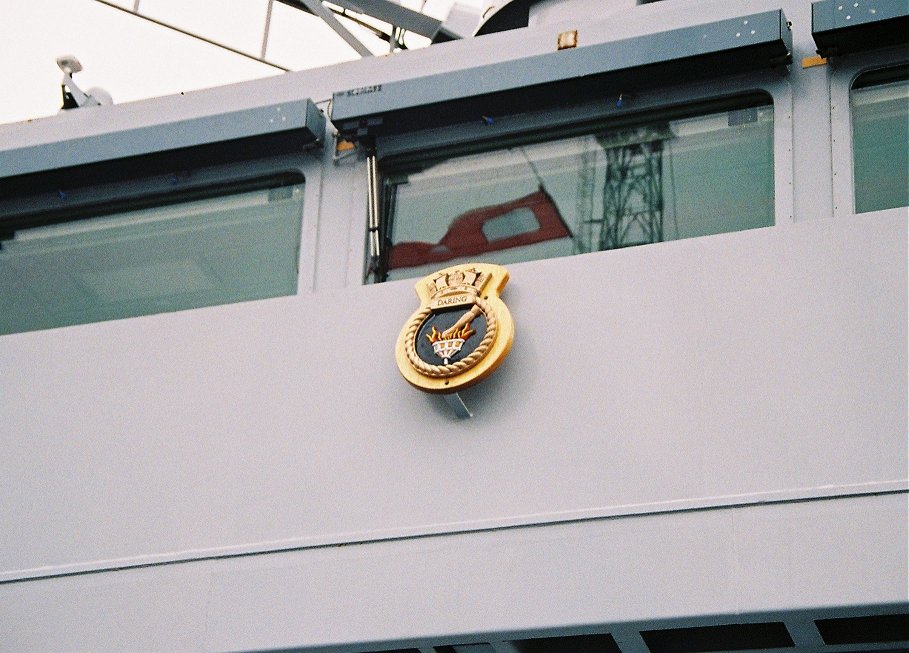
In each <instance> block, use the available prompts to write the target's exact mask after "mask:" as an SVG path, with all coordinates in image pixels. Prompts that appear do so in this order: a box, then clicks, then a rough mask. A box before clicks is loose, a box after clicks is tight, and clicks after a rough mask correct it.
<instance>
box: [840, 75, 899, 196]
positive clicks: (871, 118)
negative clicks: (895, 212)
mask: <svg viewBox="0 0 909 653" xmlns="http://www.w3.org/2000/svg"><path fill="white" fill-rule="evenodd" d="M888 77H890V78H888ZM851 98H852V152H853V157H854V160H853V166H854V175H853V179H854V181H855V212H856V213H865V212H867V211H879V210H882V209H892V208H895V207H899V206H909V78H907V75H906V71H905V70H903V71H902V72H901V73H899V74H898V76H896V78H892V77H891V76H890V75H888V74H886V73H883V74H881V73H876V74H872V75H865V76H864V77H860V78H859V79H858V80H856V83H855V85H854V86H853V89H852V95H851Z"/></svg>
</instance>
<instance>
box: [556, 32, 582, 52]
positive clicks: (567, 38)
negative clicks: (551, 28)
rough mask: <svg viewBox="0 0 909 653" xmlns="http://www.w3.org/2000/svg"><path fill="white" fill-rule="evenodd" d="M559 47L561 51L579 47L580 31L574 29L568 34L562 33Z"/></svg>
mask: <svg viewBox="0 0 909 653" xmlns="http://www.w3.org/2000/svg"><path fill="white" fill-rule="evenodd" d="M557 46H558V49H559V50H567V49H568V48H576V47H578V30H576V29H573V30H569V31H567V32H560V33H559V40H558V43H557Z"/></svg>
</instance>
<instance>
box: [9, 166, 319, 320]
mask: <svg viewBox="0 0 909 653" xmlns="http://www.w3.org/2000/svg"><path fill="white" fill-rule="evenodd" d="M251 185H252V186H253V188H250V187H249V186H250V185H249V184H248V185H247V186H246V187H245V188H244V187H243V185H242V184H236V185H231V188H230V190H229V191H228V190H225V189H224V188H223V187H220V189H219V190H217V191H216V192H212V191H211V189H209V191H208V192H203V193H202V195H203V197H200V195H199V193H194V194H193V197H191V198H187V197H185V196H184V197H183V198H182V200H179V201H178V200H174V199H170V200H169V201H168V202H167V203H166V204H164V205H160V204H159V205H157V206H151V207H149V206H147V203H143V201H142V199H141V198H136V199H135V200H134V201H133V202H132V203H133V205H134V206H133V207H130V206H125V207H124V206H121V204H122V202H121V203H118V204H117V208H116V210H114V211H112V210H111V208H110V206H109V205H108V206H105V205H104V204H91V203H90V204H88V205H85V206H82V207H79V208H78V209H73V211H74V212H75V213H78V218H79V219H72V218H73V217H74V214H72V213H71V214H69V215H66V216H64V217H65V218H66V220H67V221H60V219H62V218H60V217H59V216H58V218H57V219H54V217H53V216H51V217H50V218H48V217H47V216H42V215H41V214H37V215H36V216H34V217H33V218H31V219H30V220H31V222H32V223H33V224H34V226H27V227H22V228H17V229H16V230H15V231H14V232H12V233H8V234H6V238H5V239H4V240H2V241H0V288H3V291H2V292H0V334H7V333H15V332H21V331H32V330H36V329H47V328H52V327H61V326H68V325H73V324H83V323H87V322H97V321H100V320H111V319H117V318H124V317H133V316H138V315H149V314H153V313H163V312H168V311H178V310H183V309H189V308H197V307H201V306H210V305H214V304H226V303H232V302H240V301H245V300H251V299H262V298H266V297H274V296H278V295H289V294H293V293H295V292H296V288H297V265H298V255H299V246H300V225H301V216H302V202H303V183H302V175H299V174H288V175H284V176H280V177H278V178H276V179H268V180H259V181H257V182H255V183H253V184H251ZM92 192H93V191H92V190H91V189H86V190H84V191H82V194H84V195H89V194H91V193H92ZM72 194H73V201H74V202H78V195H79V194H80V192H73V193H72Z"/></svg>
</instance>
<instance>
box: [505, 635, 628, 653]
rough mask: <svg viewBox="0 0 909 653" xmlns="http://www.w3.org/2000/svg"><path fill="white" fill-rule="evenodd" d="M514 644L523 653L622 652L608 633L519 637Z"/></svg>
mask: <svg viewBox="0 0 909 653" xmlns="http://www.w3.org/2000/svg"><path fill="white" fill-rule="evenodd" d="M512 644H513V645H514V647H515V648H516V649H518V651H520V652H521V653H552V652H553V651H559V653H621V649H619V647H618V645H617V644H616V642H615V640H614V639H613V638H612V635H606V634H602V635H574V636H571V637H540V638H536V639H519V640H515V641H513V642H512Z"/></svg>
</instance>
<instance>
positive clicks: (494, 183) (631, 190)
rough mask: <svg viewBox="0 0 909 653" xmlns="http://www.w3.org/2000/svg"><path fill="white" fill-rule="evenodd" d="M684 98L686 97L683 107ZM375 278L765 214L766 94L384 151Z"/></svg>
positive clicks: (768, 202)
mask: <svg viewBox="0 0 909 653" xmlns="http://www.w3.org/2000/svg"><path fill="white" fill-rule="evenodd" d="M689 111H690V109H689ZM381 167H382V173H383V178H384V181H385V188H384V197H383V202H382V204H383V205H384V240H385V243H386V253H385V255H384V256H383V261H382V262H381V265H382V269H381V270H379V271H378V272H379V274H378V275H377V276H378V278H379V279H398V278H407V277H416V276H420V275H423V274H428V273H430V272H431V271H433V270H435V269H437V268H439V267H444V266H446V265H450V264H454V263H459V262H464V261H480V262H493V263H506V264H507V263H515V262H520V261H528V260H534V259H542V258H550V257H555V256H565V255H570V254H578V253H586V252H595V251H602V250H609V249H617V248H623V247H631V246H635V245H645V244H651V243H658V242H663V241H669V240H677V239H681V238H691V237H696V236H706V235H710V234H718V233H724V232H731V231H741V230H745V229H753V228H757V227H766V226H770V225H772V224H773V222H774V173H773V107H772V105H771V103H770V98H769V97H767V96H763V95H762V96H755V97H750V98H747V99H746V98H743V99H742V100H741V101H740V102H737V103H733V104H732V105H730V104H728V103H727V104H724V105H723V107H717V106H716V105H714V106H713V108H712V109H711V108H710V107H709V106H708V107H707V108H704V109H702V110H700V111H699V112H698V113H696V114H694V115H692V114H690V113H688V114H681V115H680V114H675V115H668V116H659V115H658V116H657V117H655V118H648V119H646V120H638V121H635V122H631V123H625V124H623V125H621V126H616V125H610V124H608V123H604V124H601V125H599V126H596V127H594V128H592V129H588V130H587V131H584V132H582V133H575V134H572V135H566V136H565V137H562V138H557V139H553V140H547V141H544V142H540V140H539V138H537V139H536V140H535V141H532V140H530V139H529V138H528V139H527V140H526V141H523V142H522V141H519V142H518V143H517V144H515V145H511V146H509V147H500V148H499V149H484V150H482V151H473V152H469V153H467V154H463V155H459V156H452V157H448V158H440V157H436V156H427V157H425V158H423V159H422V160H420V159H419V158H416V159H415V158H414V157H412V156H411V157H409V158H408V159H407V161H406V162H402V163H396V162H395V161H394V159H393V157H392V158H391V159H390V160H388V161H382V166H381Z"/></svg>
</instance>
